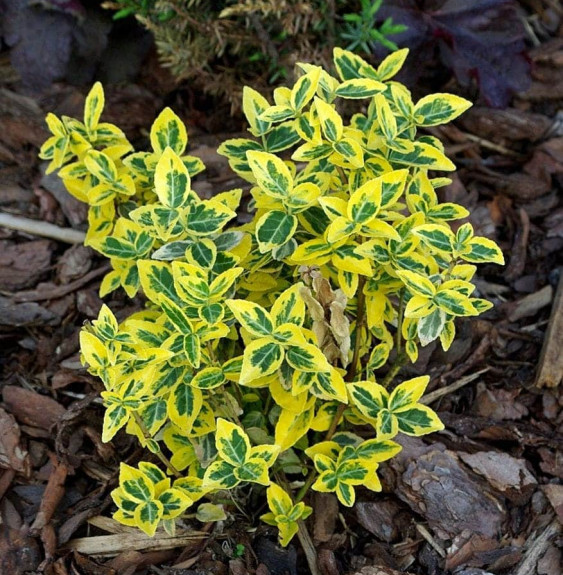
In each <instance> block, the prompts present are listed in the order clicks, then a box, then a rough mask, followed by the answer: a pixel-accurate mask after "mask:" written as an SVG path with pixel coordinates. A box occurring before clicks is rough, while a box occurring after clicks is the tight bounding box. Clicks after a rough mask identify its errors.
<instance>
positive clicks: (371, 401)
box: [348, 375, 444, 438]
mask: <svg viewBox="0 0 563 575" xmlns="http://www.w3.org/2000/svg"><path fill="white" fill-rule="evenodd" d="M429 379H430V378H429V377H428V376H426V375H425V376H421V377H416V378H414V379H409V380H407V381H405V382H403V383H401V384H400V385H398V386H397V387H396V388H395V389H394V390H393V392H392V393H391V394H389V392H388V391H387V390H386V389H385V388H384V387H383V386H382V385H379V384H378V383H375V382H373V381H359V382H356V383H350V384H349V385H348V389H349V392H350V397H351V399H352V403H353V405H354V406H355V407H356V408H357V409H358V410H359V411H360V413H361V414H362V415H363V416H364V417H365V418H366V419H367V420H368V421H369V422H370V423H372V425H373V426H374V427H375V430H376V432H377V436H378V438H388V437H389V438H390V437H394V436H395V435H397V433H399V432H401V433H405V434H406V435H414V436H419V435H425V434H427V433H432V432H434V431H439V430H441V429H444V425H443V424H442V422H441V421H440V420H439V419H438V416H437V415H436V413H434V412H433V411H432V410H431V409H430V408H429V407H427V406H425V405H422V404H420V403H418V400H419V399H420V398H421V397H422V394H423V393H424V390H425V389H426V386H427V385H428V381H429Z"/></svg>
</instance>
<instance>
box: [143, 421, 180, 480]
mask: <svg viewBox="0 0 563 575" xmlns="http://www.w3.org/2000/svg"><path fill="white" fill-rule="evenodd" d="M133 419H134V420H135V423H136V424H137V425H138V426H139V429H140V430H141V433H142V434H143V437H144V438H145V439H146V440H147V441H149V440H152V436H151V434H150V433H149V430H148V429H147V426H146V425H145V422H144V421H143V420H142V419H141V416H140V415H139V414H138V413H137V412H136V411H134V412H133ZM155 455H156V456H157V457H158V458H159V459H160V461H161V462H162V463H163V464H164V465H165V466H166V467H167V469H169V470H170V471H171V472H172V474H173V475H175V476H176V477H182V474H181V473H180V472H179V471H178V470H177V469H176V468H175V467H174V466H173V465H172V463H170V460H169V459H168V457H166V455H164V453H162V452H161V451H157V452H156V453H155Z"/></svg>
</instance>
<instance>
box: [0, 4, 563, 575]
mask: <svg viewBox="0 0 563 575" xmlns="http://www.w3.org/2000/svg"><path fill="white" fill-rule="evenodd" d="M528 4H529V5H531V6H534V5H536V4H537V5H538V6H539V5H543V4H547V5H551V4H554V5H555V4H556V3H550V2H545V3H543V2H539V1H538V2H537V3H534V2H529V3H528ZM559 10H560V9H559ZM556 14H557V12H556ZM559 17H561V11H559ZM560 32H561V25H560V24H559V27H557V28H556V32H554V33H553V34H552V35H551V36H550V37H547V38H543V39H541V41H538V42H537V45H536V46H534V47H531V49H530V51H529V57H530V59H531V62H532V85H531V87H530V88H529V89H528V90H527V91H526V92H523V93H519V94H517V95H516V96H515V97H514V99H513V101H512V103H511V105H510V107H508V108H506V109H503V110H497V109H491V108H487V107H484V106H481V105H477V106H475V107H473V108H472V109H471V110H470V111H469V112H467V113H466V114H465V115H464V116H463V117H462V118H460V119H459V120H458V121H456V122H454V123H453V124H452V125H449V126H446V127H440V128H435V129H432V130H431V133H432V134H433V135H436V136H438V137H439V138H440V139H441V140H442V141H443V142H444V143H445V145H446V152H447V155H448V156H449V157H450V158H452V160H453V161H454V162H455V163H456V165H457V166H458V168H459V169H458V172H456V174H455V175H454V181H453V183H452V184H451V185H450V186H448V187H447V188H445V189H444V192H443V194H442V198H441V199H442V200H443V201H454V202H457V203H459V204H462V205H464V206H466V207H467V208H468V209H469V210H470V212H471V217H470V220H471V222H472V223H473V225H474V227H475V228H476V233H478V234H479V235H484V236H487V237H490V238H492V239H494V240H496V241H497V242H498V243H499V244H500V246H501V247H502V249H503V251H504V253H505V254H506V256H507V265H506V266H505V267H504V268H499V267H498V266H481V267H480V269H479V272H478V276H477V280H476V284H477V290H478V292H479V293H480V294H481V297H486V298H488V299H490V300H491V301H493V302H494V303H495V307H494V309H493V310H491V311H490V312H487V313H486V314H485V315H483V316H481V317H480V318H479V319H475V320H466V321H463V322H460V323H459V324H458V338H457V339H456V341H455V343H454V344H453V345H452V347H451V349H450V350H449V351H448V352H447V353H444V352H443V351H441V350H440V349H438V348H436V347H434V346H432V345H431V346H428V347H427V348H425V349H424V353H422V354H421V358H420V359H419V361H418V362H417V364H415V365H414V366H411V367H409V368H405V369H404V371H403V374H404V375H415V374H423V373H425V374H429V375H430V376H431V388H430V389H429V391H431V392H437V393H434V394H433V395H432V397H431V398H430V400H431V401H432V406H433V408H434V409H435V410H436V411H438V413H439V415H440V418H441V419H442V421H443V422H444V423H445V426H446V429H445V430H444V431H442V432H440V433H436V434H433V435H431V436H429V437H425V438H424V439H413V438H408V437H407V438H403V439H400V440H399V441H400V442H401V443H402V445H403V450H402V452H401V453H400V454H399V456H397V457H396V458H395V459H393V460H392V461H391V462H390V463H389V464H387V465H382V466H381V478H382V482H383V487H384V488H383V492H382V493H381V494H373V493H371V492H368V491H366V490H361V489H360V490H358V496H357V503H356V505H355V507H354V508H353V509H351V510H344V509H343V508H341V507H340V508H339V506H338V505H337V502H336V500H335V498H334V497H333V496H332V495H327V494H314V495H312V496H311V497H310V498H309V503H310V504H312V505H313V507H314V508H315V512H314V514H313V516H312V518H311V519H310V520H309V523H308V525H309V531H310V532H311V534H312V537H313V541H314V545H315V548H316V552H317V556H318V564H319V570H320V573H322V575H338V574H342V573H349V574H357V575H359V574H361V575H396V574H397V573H410V574H412V575H415V574H419V575H441V574H443V575H449V574H452V575H487V574H493V575H502V574H513V575H558V574H560V573H561V564H562V559H561V549H560V544H561V521H562V520H563V456H562V454H563V434H562V432H563V410H562V407H563V393H562V390H563V386H561V385H560V382H561V379H562V376H563V363H562V357H563V354H562V352H561V350H562V348H563V287H562V286H563V278H562V277H561V270H562V269H563V268H562V267H561V266H563V257H562V256H563V201H562V197H563V196H562V192H563V115H562V114H563V111H562V107H561V103H562V102H563V40H562V38H561V34H560ZM8 58H9V51H8V50H6V49H5V50H4V51H3V52H0V68H1V69H2V71H3V73H1V74H0V84H1V86H0V213H3V214H10V215H14V216H18V217H21V218H26V219H31V220H36V221H43V222H49V223H51V224H54V225H55V226H57V227H58V228H63V229H66V230H75V231H76V230H84V229H85V226H86V223H85V217H86V211H85V209H84V206H83V205H81V204H80V203H79V202H77V201H75V200H74V199H73V198H71V197H70V196H69V195H68V194H67V193H66V191H65V190H64V188H63V187H62V185H61V183H60V182H59V181H58V180H57V178H56V177H54V176H45V175H44V170H45V165H44V163H43V162H41V161H40V160H38V158H37V152H38V148H39V146H40V145H41V143H42V142H43V141H44V140H45V139H46V137H47V131H46V127H45V124H44V116H45V114H46V113H47V112H48V111H53V112H54V113H56V114H57V115H61V114H66V115H69V116H75V117H76V116H77V117H80V116H81V114H82V106H83V102H84V95H85V93H86V92H87V87H85V86H83V87H76V86H73V85H71V84H69V83H67V82H59V83H55V84H52V83H51V84H49V85H48V86H47V87H46V88H45V87H44V88H42V90H41V91H35V92H34V91H33V90H30V88H29V86H25V85H23V84H22V83H21V82H20V81H19V80H18V77H17V74H16V73H15V71H14V70H13V69H12V68H11V66H10V64H9V63H8ZM144 58H145V59H144V60H142V62H143V64H142V67H141V69H142V70H143V71H142V73H140V74H136V77H135V80H133V81H127V82H121V83H120V84H107V85H106V98H107V104H106V111H105V115H104V118H105V119H106V120H107V121H110V122H115V123H117V124H118V125H120V126H121V127H123V128H124V130H125V132H126V134H127V136H128V137H129V138H130V140H131V141H132V143H133V144H134V145H135V147H136V148H138V149H142V148H143V147H144V146H146V145H147V139H148V134H147V129H148V127H149V126H150V124H151V122H152V121H153V119H154V118H155V116H156V115H157V113H158V112H159V110H160V109H162V107H163V106H164V105H170V106H171V107H173V108H174V110H175V111H176V113H178V114H179V115H180V116H181V117H182V119H183V120H184V121H185V122H186V124H187V125H188V127H189V135H190V153H191V154H193V155H196V156H199V157H201V158H202V159H203V161H204V162H205V164H206V165H207V171H206V172H205V174H204V175H202V176H198V177H197V179H196V180H195V182H194V187H195V188H196V189H197V191H198V193H200V195H203V196H208V197H210V196H212V195H213V194H214V193H217V192H220V191H223V190H226V189H230V188H233V187H235V186H239V185H244V186H247V185H246V184H245V183H244V182H241V181H239V180H238V179H237V178H236V176H234V175H233V173H232V172H231V171H230V170H229V167H228V165H227V163H226V161H225V159H224V158H221V157H220V156H218V155H217V154H216V152H215V150H216V147H217V145H218V144H219V143H220V142H221V141H223V140H224V139H226V138H229V137H233V136H235V135H236V132H237V131H241V132H242V131H243V128H244V126H243V124H242V123H241V122H240V120H237V119H236V118H234V119H228V120H227V119H226V118H227V117H228V109H227V108H225V107H222V106H216V105H215V104H212V103H211V102H210V100H208V99H206V98H205V97H203V96H201V95H200V94H194V93H192V92H191V90H190V87H189V86H188V85H182V84H177V83H175V82H174V80H173V79H172V78H171V77H170V76H169V75H168V74H167V72H166V71H165V70H163V69H162V68H160V67H159V65H158V62H157V58H156V55H155V53H154V49H151V50H150V51H149V53H148V55H146V56H145V57H144ZM450 86H451V85H450ZM443 88H444V86H443V85H435V86H432V91H440V90H441V89H443ZM227 125H228V126H229V132H228V133H224V130H225V126H227ZM107 269H108V268H107V262H106V261H104V259H103V258H102V257H100V256H99V255H98V254H96V253H95V252H93V251H92V250H90V249H88V248H84V247H83V246H82V245H80V243H74V244H72V243H67V242H64V241H60V240H53V239H49V238H48V237H43V236H37V235H33V234H30V233H28V232H25V231H22V230H14V229H9V228H7V227H1V226H0V370H1V371H0V393H1V399H2V401H1V403H0V574H6V575H18V574H23V573H30V574H35V573H45V574H47V575H74V574H84V575H110V574H133V573H139V574H144V573H156V574H165V573H175V574H177V575H196V574H197V575H203V574H216V575H226V574H232V575H247V574H256V575H268V574H270V575H282V574H305V573H308V570H307V569H308V568H307V563H306V561H305V559H304V554H303V551H302V550H301V549H300V548H299V546H298V543H297V540H295V542H294V543H292V544H291V545H290V546H289V547H288V548H287V549H282V548H280V547H279V546H278V545H277V544H276V533H275V531H273V530H271V529H270V528H268V527H265V526H263V525H260V524H259V522H258V521H257V516H258V515H259V514H260V513H259V512H260V511H261V510H259V509H257V508H258V507H259V505H256V504H255V502H254V501H245V502H242V505H240V507H239V508H237V507H234V506H233V507H229V509H228V518H227V520H225V521H221V522H219V523H209V524H201V523H197V522H194V523H189V522H188V523H187V524H186V529H183V530H181V531H180V532H179V533H177V534H176V536H175V537H174V538H171V537H168V536H164V535H162V536H157V537H155V538H153V539H148V538H147V537H145V536H144V535H142V534H141V533H139V532H138V531H136V530H133V529H130V528H126V527H123V526H120V525H118V524H117V523H116V522H114V521H113V520H111V519H110V517H111V513H112V509H113V508H112V505H113V504H112V501H111V499H110V497H109V493H110V491H111V490H112V489H113V488H114V487H115V485H116V481H117V474H118V466H119V462H120V461H122V460H123V461H128V462H134V461H136V460H137V459H138V458H139V457H140V451H139V449H138V447H137V446H136V445H135V444H134V442H133V441H132V440H131V439H130V438H129V436H125V435H121V434H120V435H118V437H117V438H116V440H115V441H114V442H113V443H111V444H104V443H102V441H101V437H100V433H101V421H102V416H103V407H102V405H101V401H100V399H99V395H98V394H99V391H100V383H99V382H98V381H96V379H95V378H93V377H91V376H90V375H88V374H87V373H86V371H85V369H84V368H83V367H82V366H81V363H80V358H79V344H78V333H79V331H80V329H81V326H82V325H83V323H84V321H85V320H91V319H93V318H96V317H97V314H98V311H99V309H100V307H101V305H102V300H101V299H100V298H99V296H98V288H99V285H100V282H101V278H102V277H103V275H104V273H106V271H107ZM105 301H106V303H108V305H109V306H110V307H111V308H112V310H114V311H115V313H116V314H117V316H118V318H120V317H124V316H125V315H127V314H128V313H130V311H131V309H132V308H133V307H134V306H140V305H141V300H140V299H139V298H137V299H136V300H135V301H133V302H131V301H130V300H128V299H127V298H126V296H125V295H124V294H122V293H119V292H115V293H114V294H112V295H111V297H109V298H106V300H105ZM438 390H440V391H438ZM254 509H256V511H253V510H254ZM249 510H251V511H249Z"/></svg>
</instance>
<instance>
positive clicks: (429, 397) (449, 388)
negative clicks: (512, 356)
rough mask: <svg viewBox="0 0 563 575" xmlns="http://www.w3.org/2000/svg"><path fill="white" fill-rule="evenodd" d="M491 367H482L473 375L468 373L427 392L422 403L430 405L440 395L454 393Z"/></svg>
mask: <svg viewBox="0 0 563 575" xmlns="http://www.w3.org/2000/svg"><path fill="white" fill-rule="evenodd" d="M490 369H491V368H490V367H485V368H484V369H481V370H480V371H476V372H475V373H472V374H471V375H466V376H465V377H462V378H461V379H458V380H457V381H454V382H453V383H450V385H446V386H444V387H441V388H440V389H436V390H435V391H432V392H430V393H427V394H426V395H425V396H424V397H423V398H422V399H421V400H420V403H424V404H425V405H430V404H431V403H433V402H434V401H436V400H437V399H439V398H440V397H442V396H444V395H448V393H453V392H454V391H457V390H458V389H461V388H462V387H464V386H465V385H467V384H468V383H471V382H472V381H475V380H476V379H477V378H478V377H479V376H480V375H482V374H483V373H486V372H487V371H489V370H490Z"/></svg>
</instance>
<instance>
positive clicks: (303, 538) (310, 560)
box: [297, 521, 321, 575]
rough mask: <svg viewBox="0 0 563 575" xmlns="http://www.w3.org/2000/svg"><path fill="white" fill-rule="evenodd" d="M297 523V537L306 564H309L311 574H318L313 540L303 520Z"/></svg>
mask: <svg viewBox="0 0 563 575" xmlns="http://www.w3.org/2000/svg"><path fill="white" fill-rule="evenodd" d="M298 525H299V531H298V532H297V537H298V539H299V542H300V543H301V547H302V548H303V552H304V553H305V557H306V558H307V564H308V565H309V569H310V571H311V575H320V573H321V572H320V570H319V563H318V561H317V551H316V549H315V546H314V544H313V540H312V539H311V536H310V535H309V531H307V527H305V523H303V521H299V522H298Z"/></svg>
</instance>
